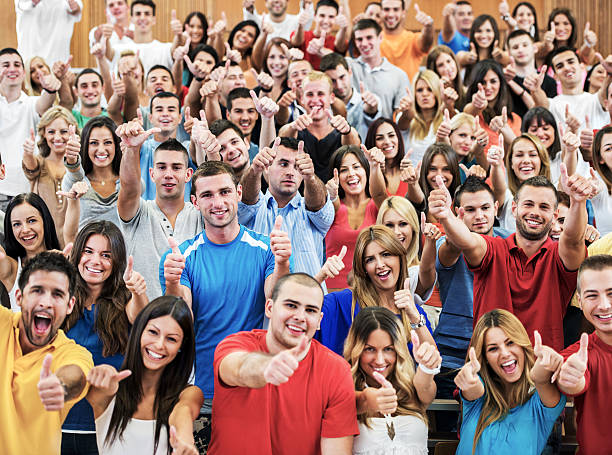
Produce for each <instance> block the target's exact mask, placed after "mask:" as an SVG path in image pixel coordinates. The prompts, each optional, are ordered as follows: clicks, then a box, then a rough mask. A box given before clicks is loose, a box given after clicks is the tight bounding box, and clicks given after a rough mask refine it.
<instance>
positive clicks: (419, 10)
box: [414, 3, 421, 14]
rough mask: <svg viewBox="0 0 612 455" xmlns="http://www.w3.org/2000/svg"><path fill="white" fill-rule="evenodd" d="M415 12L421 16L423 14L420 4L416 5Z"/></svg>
mask: <svg viewBox="0 0 612 455" xmlns="http://www.w3.org/2000/svg"><path fill="white" fill-rule="evenodd" d="M414 10H415V11H416V12H417V14H419V13H420V12H421V8H419V4H418V3H415V4H414Z"/></svg>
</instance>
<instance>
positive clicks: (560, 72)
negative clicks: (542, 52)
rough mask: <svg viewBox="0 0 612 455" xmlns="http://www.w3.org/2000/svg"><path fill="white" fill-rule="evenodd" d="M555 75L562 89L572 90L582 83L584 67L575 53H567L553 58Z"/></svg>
mask: <svg viewBox="0 0 612 455" xmlns="http://www.w3.org/2000/svg"><path fill="white" fill-rule="evenodd" d="M552 66H553V68H554V70H555V74H556V75H557V77H558V78H559V80H560V81H561V86H562V87H567V88H572V87H575V86H577V85H578V84H581V83H582V67H581V66H580V61H579V60H578V57H577V56H576V54H575V53H574V52H573V51H565V52H561V53H560V54H557V55H555V56H554V57H553V58H552Z"/></svg>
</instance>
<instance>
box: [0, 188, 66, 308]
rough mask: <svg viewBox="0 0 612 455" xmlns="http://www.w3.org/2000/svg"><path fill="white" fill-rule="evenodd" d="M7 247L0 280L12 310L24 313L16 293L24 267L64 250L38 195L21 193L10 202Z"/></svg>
mask: <svg viewBox="0 0 612 455" xmlns="http://www.w3.org/2000/svg"><path fill="white" fill-rule="evenodd" d="M4 245H5V248H6V250H5V249H3V248H2V247H1V246H0V281H2V284H3V285H4V287H5V288H6V290H7V292H8V294H9V299H10V302H11V309H12V310H13V311H21V309H20V308H19V306H18V305H17V300H16V299H15V290H16V289H17V286H18V285H17V279H18V278H19V275H20V274H21V269H22V267H23V265H24V264H25V263H26V261H28V260H29V259H30V258H32V257H34V256H36V255H37V254H38V253H42V252H43V251H47V250H59V249H60V244H59V241H58V240H57V233H56V231H55V224H54V223H53V217H52V216H51V213H50V212H49V209H48V208H47V204H45V201H43V200H42V198H41V197H40V196H39V195H38V194H35V193H21V194H18V195H17V196H15V197H13V198H12V199H11V200H10V202H9V204H8V207H7V208H6V213H5V215H4Z"/></svg>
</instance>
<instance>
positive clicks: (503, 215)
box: [497, 188, 516, 232]
mask: <svg viewBox="0 0 612 455" xmlns="http://www.w3.org/2000/svg"><path fill="white" fill-rule="evenodd" d="M513 199H514V196H513V195H512V192H511V191H510V189H508V188H506V197H505V199H504V203H503V205H502V206H501V207H500V208H499V210H498V212H497V219H498V220H499V227H500V228H502V229H505V230H506V231H508V232H515V231H516V218H514V214H513V213H512V200H513Z"/></svg>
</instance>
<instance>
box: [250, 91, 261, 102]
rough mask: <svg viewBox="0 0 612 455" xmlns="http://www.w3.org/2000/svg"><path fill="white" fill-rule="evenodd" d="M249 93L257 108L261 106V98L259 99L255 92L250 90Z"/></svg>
mask: <svg viewBox="0 0 612 455" xmlns="http://www.w3.org/2000/svg"><path fill="white" fill-rule="evenodd" d="M249 93H250V94H251V99H252V100H253V102H254V103H255V106H259V98H258V97H257V93H255V90H249Z"/></svg>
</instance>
